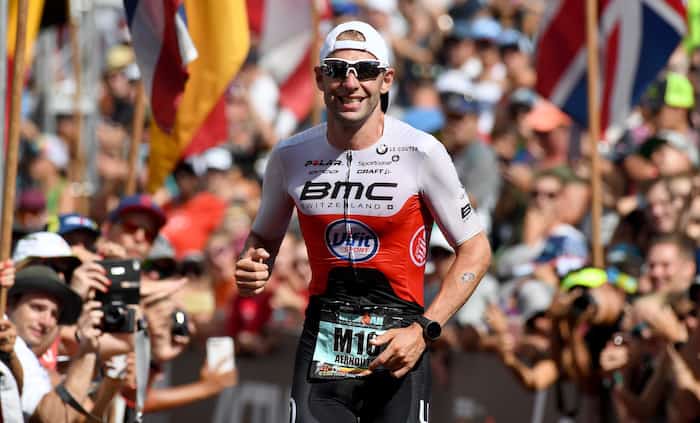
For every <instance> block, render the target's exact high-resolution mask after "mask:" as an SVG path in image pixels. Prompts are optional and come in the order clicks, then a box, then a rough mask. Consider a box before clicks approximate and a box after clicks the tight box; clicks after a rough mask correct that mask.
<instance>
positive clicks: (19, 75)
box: [0, 0, 29, 316]
mask: <svg viewBox="0 0 700 423" xmlns="http://www.w3.org/2000/svg"><path fill="white" fill-rule="evenodd" d="M28 8H29V6H28V1H27V0H18V4H17V38H16V39H15V57H14V63H13V67H12V88H11V89H12V91H11V92H12V97H11V102H10V122H9V128H8V129H9V135H8V140H7V156H6V159H7V160H6V161H5V187H4V190H3V197H2V198H3V201H2V204H3V205H4V207H3V208H2V236H0V241H1V242H0V260H2V261H5V260H7V259H9V258H10V249H11V247H12V219H13V217H14V211H15V207H14V206H15V185H16V184H15V181H16V180H17V155H18V151H19V126H20V121H19V119H20V113H19V112H20V108H21V106H22V86H23V85H24V55H25V50H26V45H25V44H26V38H27V10H28ZM2 59H3V60H4V58H2ZM6 303H7V289H5V288H0V316H4V315H5V304H6Z"/></svg>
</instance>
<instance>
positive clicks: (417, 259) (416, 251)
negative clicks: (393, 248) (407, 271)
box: [408, 226, 428, 267]
mask: <svg viewBox="0 0 700 423" xmlns="http://www.w3.org/2000/svg"><path fill="white" fill-rule="evenodd" d="M408 252H409V254H410V255H411V261H412V262H413V264H415V265H416V266H418V267H421V266H423V265H425V262H426V261H427V259H428V248H427V245H426V243H425V226H421V227H420V228H418V230H416V232H415V233H414V234H413V237H411V242H410V243H409V245H408Z"/></svg>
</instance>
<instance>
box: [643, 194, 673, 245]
mask: <svg viewBox="0 0 700 423" xmlns="http://www.w3.org/2000/svg"><path fill="white" fill-rule="evenodd" d="M646 198H647V202H648V203H649V205H648V206H647V213H648V216H649V218H650V220H651V226H652V228H655V230H656V232H657V233H660V234H669V233H671V232H673V231H674V230H675V229H676V221H677V219H678V210H677V209H676V207H675V206H674V205H673V200H672V198H671V194H670V193H669V192H668V189H667V188H666V186H665V185H664V183H663V182H660V183H657V184H655V185H654V186H652V187H651V188H650V189H649V191H648V192H647V195H646Z"/></svg>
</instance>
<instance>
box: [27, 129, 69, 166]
mask: <svg viewBox="0 0 700 423" xmlns="http://www.w3.org/2000/svg"><path fill="white" fill-rule="evenodd" d="M35 148H36V153H37V156H39V157H43V158H45V159H46V160H48V161H50V162H51V163H52V164H53V165H54V166H56V167H57V168H58V169H66V168H67V167H68V160H69V158H68V147H67V146H66V144H65V143H64V142H63V141H62V140H61V139H60V138H59V137H57V136H56V135H53V134H42V135H41V136H39V138H38V139H37V140H36V143H35Z"/></svg>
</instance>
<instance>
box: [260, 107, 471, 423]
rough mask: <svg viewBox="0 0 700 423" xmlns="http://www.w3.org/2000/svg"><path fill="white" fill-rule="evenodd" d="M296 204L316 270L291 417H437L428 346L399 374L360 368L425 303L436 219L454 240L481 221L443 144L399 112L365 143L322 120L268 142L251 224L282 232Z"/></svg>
mask: <svg viewBox="0 0 700 423" xmlns="http://www.w3.org/2000/svg"><path fill="white" fill-rule="evenodd" d="M294 209H296V210H297V214H298V217H299V222H300V227H301V231H302V235H303V237H304V240H305V242H306V247H307V250H308V255H309V262H310V265H311V269H312V279H311V283H310V286H309V290H310V293H311V301H310V303H309V308H308V309H307V313H306V321H305V324H304V329H303V333H302V337H301V340H300V342H299V348H298V350H297V357H296V363H295V372H294V383H293V387H292V400H291V412H290V415H291V421H292V422H301V423H316V422H321V423H323V422H329V421H332V422H334V423H346V422H347V423H356V422H357V421H358V418H359V421H361V422H362V423H367V422H401V423H403V422H408V421H410V422H427V421H428V408H429V398H430V375H429V363H428V358H427V353H426V354H424V355H423V357H422V358H421V359H420V360H419V361H418V363H417V364H416V366H415V367H414V369H412V371H411V372H409V373H408V374H407V375H406V376H405V377H403V378H401V379H398V380H397V379H395V378H393V377H392V376H391V375H390V374H389V373H388V372H387V371H381V369H380V370H379V371H375V372H374V373H373V374H372V375H370V376H367V377H361V378H359V377H356V375H357V374H358V373H360V372H361V371H362V370H364V369H366V368H367V365H368V364H369V362H371V361H372V360H373V358H374V357H375V356H376V355H377V354H378V353H379V351H378V349H377V348H376V347H373V346H372V345H371V344H370V343H369V340H370V339H371V338H372V337H374V336H376V335H378V334H380V333H383V332H384V331H386V330H387V329H390V328H394V327H405V326H408V325H410V324H411V323H412V322H413V321H415V319H416V317H417V316H418V315H420V314H422V313H423V306H424V303H423V273H424V267H425V263H426V260H427V254H428V240H429V237H430V230H431V228H432V225H433V221H435V222H436V223H437V224H438V226H439V227H440V228H441V230H442V232H443V233H444V234H445V237H446V238H447V240H448V241H449V242H450V244H451V245H453V246H457V245H460V244H461V243H462V242H464V241H466V240H468V239H469V238H471V237H473V236H475V235H476V234H478V233H479V232H481V231H482V228H481V224H480V223H479V218H478V217H477V215H476V213H475V212H474V210H473V209H472V206H471V204H470V202H469V198H468V195H467V193H466V191H465V188H464V187H463V186H462V185H461V184H460V182H459V179H458V176H457V173H456V171H455V169H454V166H453V164H452V161H451V159H450V157H449V155H448V154H447V151H446V150H445V148H444V146H443V145H442V144H441V143H440V142H439V141H438V140H436V139H435V138H434V137H432V136H431V135H429V134H426V133H424V132H421V131H418V130H416V129H414V128H412V127H411V126H409V125H407V124H405V123H403V122H401V121H399V120H397V119H394V118H392V117H389V116H386V117H385V120H384V132H383V135H382V137H381V138H380V139H379V140H378V141H377V142H376V143H375V144H373V145H372V146H370V147H367V148H365V149H361V150H340V149H338V148H335V147H333V146H332V145H330V144H329V143H328V141H327V139H326V125H325V124H321V125H318V126H315V127H313V128H311V129H309V130H306V131H304V132H301V133H299V134H297V135H295V136H293V137H291V138H289V139H287V140H285V141H282V142H281V143H279V144H278V145H277V146H276V147H275V148H274V149H273V151H272V153H271V154H270V158H269V161H268V164H267V168H266V171H265V177H264V180H263V198H262V204H261V207H260V210H259V212H258V216H257V217H256V219H255V222H254V224H253V228H252V229H253V231H254V232H255V233H256V234H257V235H259V236H260V237H262V238H263V239H281V238H282V237H283V236H284V233H285V231H286V230H287V225H288V223H289V219H290V218H291V214H292V211H293V210H294Z"/></svg>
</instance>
